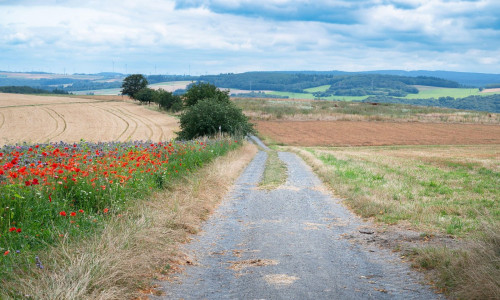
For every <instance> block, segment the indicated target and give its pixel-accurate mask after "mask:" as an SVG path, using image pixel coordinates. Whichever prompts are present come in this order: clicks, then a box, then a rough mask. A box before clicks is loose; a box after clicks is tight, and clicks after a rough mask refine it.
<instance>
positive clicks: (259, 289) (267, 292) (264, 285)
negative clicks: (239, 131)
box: [154, 151, 439, 299]
mask: <svg viewBox="0 0 500 300" xmlns="http://www.w3.org/2000/svg"><path fill="white" fill-rule="evenodd" d="M266 157H267V153H266V152H263V151H260V152H259V153H258V154H257V155H256V157H255V158H254V160H253V161H252V162H251V163H250V164H249V166H248V167H247V168H246V170H245V171H244V173H243V174H242V175H241V177H240V178H239V179H238V181H237V183H236V185H235V188H234V190H233V192H232V193H231V194H230V196H229V197H228V198H227V199H226V201H225V202H224V203H223V204H222V205H221V206H220V208H219V209H218V211H217V212H216V213H215V214H214V215H213V216H212V218H211V219H210V220H209V221H208V222H207V224H206V225H205V226H204V228H203V233H202V234H200V235H199V236H197V237H196V238H195V240H194V241H193V242H192V243H190V244H189V245H187V246H186V251H187V253H188V254H189V255H190V257H191V260H192V265H188V266H186V268H185V270H184V271H183V272H181V273H179V274H178V277H177V278H176V279H175V280H174V281H172V282H162V283H160V284H161V285H162V286H163V289H164V291H165V293H166V294H165V295H164V296H162V297H158V298H154V299H437V298H439V295H436V294H434V293H433V292H432V291H431V290H430V288H429V287H427V286H424V285H421V284H420V283H419V282H421V281H422V278H420V277H419V274H416V273H415V272H413V271H412V270H411V269H410V268H409V267H408V266H407V265H406V264H404V263H402V262H401V260H400V258H399V257H398V256H397V254H395V253H392V252H390V251H387V250H384V249H380V248H378V247H376V246H373V245H369V246H366V245H360V244H356V243H354V242H352V240H351V239H350V238H348V237H349V236H350V237H352V236H353V235H364V234H373V233H371V232H370V231H366V225H367V224H365V223H363V222H362V220H360V219H359V218H357V217H356V216H354V215H353V214H351V213H350V212H349V211H348V210H347V209H345V208H344V207H343V206H342V205H341V204H340V201H339V200H337V199H333V198H332V197H331V195H330V194H329V193H328V192H327V191H326V190H325V188H324V187H323V185H322V183H321V182H320V180H319V179H318V178H317V177H316V176H315V175H314V174H313V173H312V171H311V170H310V169H309V167H308V166H307V165H306V164H305V163H304V162H303V161H302V160H301V159H300V158H299V157H297V156H296V155H295V154H292V153H287V152H281V153H279V157H280V159H282V160H283V161H284V162H285V163H286V165H287V167H288V180H287V182H286V184H285V185H283V186H281V187H280V188H278V189H275V190H271V191H266V190H259V189H258V188H257V184H258V182H259V180H260V178H261V176H262V172H263V170H264V166H265V161H266ZM360 231H361V232H360ZM362 232H364V233H362ZM374 234H376V233H374Z"/></svg>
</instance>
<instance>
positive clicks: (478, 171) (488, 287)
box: [291, 145, 500, 299]
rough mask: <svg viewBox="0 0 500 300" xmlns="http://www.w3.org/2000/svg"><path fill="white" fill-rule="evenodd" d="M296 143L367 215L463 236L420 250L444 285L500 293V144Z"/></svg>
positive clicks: (455, 290)
mask: <svg viewBox="0 0 500 300" xmlns="http://www.w3.org/2000/svg"><path fill="white" fill-rule="evenodd" d="M291 149H292V150H293V151H295V152H297V153H298V154H299V155H301V156H302V157H303V158H304V159H305V160H306V161H307V162H308V163H309V164H310V165H312V167H313V168H314V169H315V171H316V172H317V173H318V174H319V176H320V177H321V178H322V179H323V180H324V181H325V182H326V183H327V184H328V185H329V186H330V187H331V188H332V189H333V190H334V191H335V193H336V194H337V195H339V196H341V197H342V198H344V199H345V202H346V203H347V204H348V205H349V206H350V207H351V208H352V209H353V210H354V211H355V212H356V213H358V214H360V215H361V216H363V217H371V218H373V219H375V220H376V221H379V222H383V223H387V224H396V223H408V224H410V225H411V226H412V227H413V228H415V229H417V230H419V231H422V232H425V233H426V235H431V236H433V235H436V236H448V237H452V238H456V239H461V240H462V241H463V242H464V244H465V245H467V246H466V247H463V248H462V247H461V248H460V249H454V248H450V247H446V246H445V245H443V246H437V247H432V248H430V247H427V248H420V249H415V251H414V253H413V258H414V259H415V266H417V267H420V268H423V269H429V270H433V271H434V272H433V274H435V278H436V285H437V286H439V287H441V288H443V289H444V290H446V291H447V292H448V293H449V294H450V295H452V296H454V297H457V298H464V299H469V298H470V299H474V298H475V299H486V298H495V296H497V295H499V294H500V242H499V235H498V228H500V202H499V199H500V191H499V190H498V186H500V172H499V170H500V165H499V160H498V157H499V156H498V155H499V152H498V146H497V145H488V146H487V145H484V146H483V145H476V146H424V147H413V146H412V147H408V146H398V147H357V148H355V147H349V148H308V149H306V150H305V149H302V148H291Z"/></svg>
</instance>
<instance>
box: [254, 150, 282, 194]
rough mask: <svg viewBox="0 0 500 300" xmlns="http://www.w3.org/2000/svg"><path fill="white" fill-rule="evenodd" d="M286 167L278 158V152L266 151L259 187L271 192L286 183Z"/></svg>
mask: <svg viewBox="0 0 500 300" xmlns="http://www.w3.org/2000/svg"><path fill="white" fill-rule="evenodd" d="M287 177H288V175H287V167H286V164H285V163H284V162H283V161H281V160H280V159H279V157H278V152H276V151H275V150H268V151H267V161H266V168H265V170H264V174H263V175H262V180H261V181H260V183H259V187H260V188H261V189H265V190H272V189H275V188H277V187H279V186H280V185H282V184H284V183H285V182H286V179H287Z"/></svg>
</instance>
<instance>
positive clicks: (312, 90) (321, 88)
mask: <svg viewBox="0 0 500 300" xmlns="http://www.w3.org/2000/svg"><path fill="white" fill-rule="evenodd" d="M330 86H331V85H329V84H328V85H322V86H317V87H313V88H309V89H305V90H304V91H306V92H308V93H317V92H326V91H327V90H328V89H329V88H330Z"/></svg>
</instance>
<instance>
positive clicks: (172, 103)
mask: <svg viewBox="0 0 500 300" xmlns="http://www.w3.org/2000/svg"><path fill="white" fill-rule="evenodd" d="M156 94H157V97H156V103H157V104H158V106H159V107H160V108H161V109H165V110H169V111H173V112H177V111H180V110H182V99H181V97H180V96H179V95H173V94H172V93H171V92H168V91H165V90H164V89H159V90H157V91H156Z"/></svg>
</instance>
